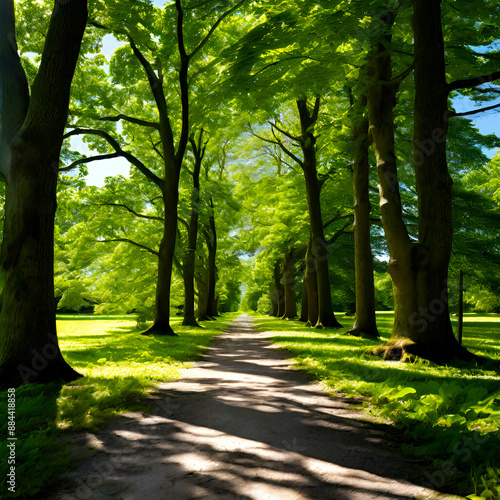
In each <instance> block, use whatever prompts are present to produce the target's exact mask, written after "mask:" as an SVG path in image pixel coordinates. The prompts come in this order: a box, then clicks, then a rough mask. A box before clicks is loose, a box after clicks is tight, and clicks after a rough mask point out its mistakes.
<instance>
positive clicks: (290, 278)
mask: <svg viewBox="0 0 500 500" xmlns="http://www.w3.org/2000/svg"><path fill="white" fill-rule="evenodd" d="M283 290H284V299H285V310H284V312H283V316H282V317H281V318H282V319H293V318H295V317H296V316H297V305H296V304H295V259H294V257H293V249H292V250H290V251H289V252H287V253H286V254H285V258H284V263H283Z"/></svg>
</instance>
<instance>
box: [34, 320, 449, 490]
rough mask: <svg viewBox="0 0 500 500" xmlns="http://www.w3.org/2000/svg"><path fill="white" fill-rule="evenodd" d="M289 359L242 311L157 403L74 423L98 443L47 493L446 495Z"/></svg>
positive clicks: (380, 430)
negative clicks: (148, 409) (91, 424)
mask: <svg viewBox="0 0 500 500" xmlns="http://www.w3.org/2000/svg"><path fill="white" fill-rule="evenodd" d="M290 365H291V362H290V361H287V360H286V353H284V352H283V351H282V350H279V349H277V348H275V347H273V346H271V344H270V343H269V341H268V340H267V337H266V334H265V333H258V332H256V331H255V330H253V329H252V327H251V321H250V320H249V318H248V317H247V316H241V317H240V318H238V319H237V320H236V321H235V322H234V323H233V324H232V325H231V326H230V327H229V330H228V331H227V333H225V334H223V335H222V336H220V337H218V339H216V341H215V342H214V344H213V345H212V347H210V348H209V349H208V351H207V353H206V355H205V356H204V358H203V360H202V361H200V362H198V363H196V364H195V367H193V368H190V369H189V370H186V371H185V372H184V373H183V379H182V380H180V381H178V382H173V383H165V384H162V385H161V389H160V391H159V393H158V394H157V395H156V397H157V399H156V400H155V402H154V403H153V407H154V411H153V414H142V413H129V414H126V415H124V416H123V417H120V418H118V419H114V420H112V421H110V422H108V424H107V425H106V426H105V427H104V428H103V429H102V430H101V431H99V432H98V433H96V434H95V435H93V434H90V433H85V434H84V435H81V438H82V441H81V444H84V445H86V446H92V447H94V448H96V449H97V450H98V453H97V454H96V455H94V456H93V457H92V458H88V459H86V460H84V461H83V462H82V463H81V465H80V466H79V467H78V468H77V469H75V470H73V471H72V472H70V473H68V474H65V475H64V476H62V477H61V478H60V488H59V489H58V490H57V491H53V492H51V493H50V494H48V495H47V496H46V497H44V498H50V499H59V500H75V499H92V500H93V499H101V500H102V499H103V498H111V499H122V500H135V499H138V500H157V499H158V500H161V499H173V500H184V499H186V500H187V499H202V498H203V499H221V500H223V499H231V500H247V499H254V500H266V499H271V500H278V499H283V500H299V499H320V500H329V499H332V500H354V499H355V500H358V499H359V500H361V499H363V500H365V499H391V500H395V499H410V498H428V499H438V498H453V497H449V496H444V495H443V496H440V495H439V494H438V493H436V492H435V491H432V490H430V489H426V488H425V487H422V486H417V485H414V484H412V483H411V482H410V481H409V478H410V477H413V478H414V477H422V478H425V477H431V475H432V473H433V472H435V471H433V470H431V469H429V470H427V471H425V470H422V464H421V463H420V462H417V461H415V460H412V459H409V458H406V457H402V456H401V455H400V454H399V453H398V452H396V451H394V448H395V447H394V446H391V442H390V439H391V438H390V436H391V435H393V433H391V432H390V431H389V429H390V428H389V427H388V426H385V425H383V424H377V423H370V422H366V421H364V422H363V421H362V420H360V419H361V418H365V419H366V417H363V415H362V414H361V413H360V412H357V411H354V410H353V409H352V408H351V405H350V403H349V400H343V399H340V398H330V397H328V396H327V395H326V394H325V393H324V392H323V391H322V390H321V387H320V386H319V385H317V384H311V383H310V382H308V381H307V379H306V377H305V376H304V375H303V374H301V373H299V372H297V371H295V370H290ZM426 473H427V474H428V475H427V476H426ZM423 482H425V479H424V480H423Z"/></svg>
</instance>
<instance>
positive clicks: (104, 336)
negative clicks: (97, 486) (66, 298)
mask: <svg viewBox="0 0 500 500" xmlns="http://www.w3.org/2000/svg"><path fill="white" fill-rule="evenodd" d="M235 316H237V314H226V315H224V316H223V317H221V318H219V320H218V321H210V322H203V323H202V328H190V327H184V326H181V325H180V322H181V320H180V319H174V320H173V321H172V323H171V324H172V327H173V329H174V331H175V332H176V333H177V334H178V336H177V337H171V336H168V337H158V336H142V335H140V334H139V331H137V329H136V320H135V317H132V316H129V317H127V316H114V317H110V316H66V315H65V316H58V322H57V328H58V338H59V343H60V346H61V350H62V352H63V355H64V357H65V359H66V360H67V361H68V363H69V364H70V365H71V366H72V367H73V368H75V369H76V370H77V371H78V372H79V373H81V374H82V375H84V377H83V378H80V379H78V380H76V381H75V382H73V383H71V384H66V385H63V386H61V385H60V384H46V385H38V384H28V385H26V386H22V387H20V388H18V389H16V431H15V434H16V437H17V441H16V457H17V459H18V460H17V463H16V477H17V487H16V494H15V495H10V497H19V498H28V497H29V496H30V495H33V494H35V493H36V492H37V491H39V489H40V488H42V487H43V486H44V485H46V484H47V483H49V482H50V481H51V480H53V479H54V478H55V477H56V476H57V475H59V474H60V473H61V472H62V471H63V470H64V469H65V468H67V467H69V465H70V463H71V460H70V458H69V455H68V446H67V445H66V444H65V443H66V441H67V438H68V437H69V436H70V433H71V432H72V431H75V430H96V429H98V428H99V426H100V425H101V424H102V423H103V422H104V421H105V420H107V419H109V418H110V417H112V416H115V415H117V414H119V413H121V412H126V411H134V410H135V411H148V410H149V409H150V408H149V406H148V405H147V403H146V401H145V398H146V396H147V395H148V394H149V393H150V392H151V391H153V390H154V387H155V384H156V383H157V382H165V381H171V380H175V379H177V378H179V376H180V371H181V369H182V368H185V367H188V366H189V365H190V362H192V361H194V360H196V359H198V357H199V356H200V354H201V353H202V352H203V351H204V350H205V349H206V347H208V346H209V345H210V343H211V341H212V339H213V337H214V336H215V335H218V334H219V333H221V332H222V331H223V330H224V329H225V328H226V325H227V324H228V323H229V322H230V321H231V320H232V319H233V318H234V317H235ZM0 397H1V405H2V409H3V408H6V407H7V404H6V401H7V391H1V392H0ZM2 413H3V411H2ZM0 434H1V435H2V436H6V435H7V418H2V421H1V422H0ZM5 457H6V455H5V453H4V452H2V454H1V460H2V461H1V463H0V477H1V483H0V484H1V488H2V489H1V492H2V494H3V493H4V492H7V485H6V470H7V469H6V467H7V464H6V461H5V460H4V459H5ZM0 496H1V495H0Z"/></svg>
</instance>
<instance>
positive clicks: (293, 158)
mask: <svg viewBox="0 0 500 500" xmlns="http://www.w3.org/2000/svg"><path fill="white" fill-rule="evenodd" d="M272 131H273V135H274V137H275V138H276V141H277V144H278V146H279V147H280V148H281V149H282V151H283V152H284V153H285V154H286V155H288V156H289V157H290V158H291V159H292V160H294V161H295V162H296V163H298V164H299V165H300V168H302V169H303V168H304V162H303V161H302V160H301V159H300V158H299V157H298V156H295V155H294V154H293V153H292V152H291V151H290V150H289V149H288V148H287V147H286V146H285V145H284V144H283V143H282V142H281V140H280V139H279V138H278V137H276V134H275V132H274V129H272Z"/></svg>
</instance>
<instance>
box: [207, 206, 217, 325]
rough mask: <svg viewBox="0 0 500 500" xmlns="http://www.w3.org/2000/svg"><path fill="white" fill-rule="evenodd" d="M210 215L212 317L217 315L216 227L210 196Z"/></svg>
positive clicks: (209, 272)
mask: <svg viewBox="0 0 500 500" xmlns="http://www.w3.org/2000/svg"><path fill="white" fill-rule="evenodd" d="M210 207H211V211H212V213H211V215H210V220H209V228H210V245H209V247H208V278H209V280H208V315H209V316H210V317H211V318H214V317H216V316H218V315H219V311H218V309H217V294H216V287H217V265H216V259H217V228H216V226H215V217H214V213H213V210H214V204H213V201H212V198H211V197H210Z"/></svg>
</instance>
